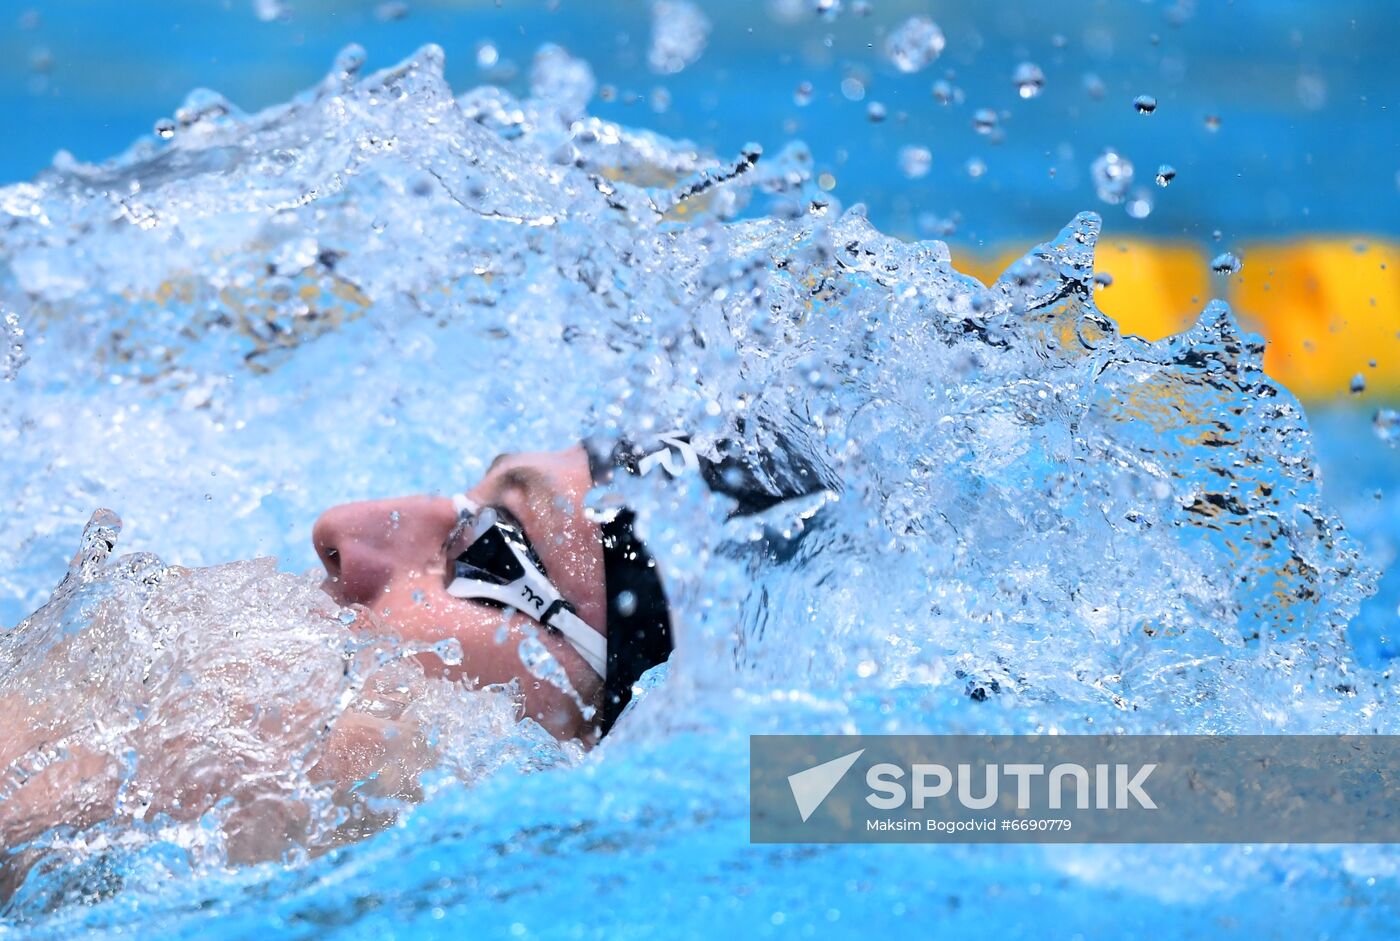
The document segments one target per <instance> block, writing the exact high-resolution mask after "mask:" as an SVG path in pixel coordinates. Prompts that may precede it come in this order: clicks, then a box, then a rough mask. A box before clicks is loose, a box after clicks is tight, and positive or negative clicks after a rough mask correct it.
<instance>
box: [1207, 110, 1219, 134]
mask: <svg viewBox="0 0 1400 941" xmlns="http://www.w3.org/2000/svg"><path fill="white" fill-rule="evenodd" d="M1206 130H1207V131H1210V132H1211V133H1212V134H1214V133H1215V132H1216V131H1218V130H1220V115H1218V114H1208V115H1206Z"/></svg>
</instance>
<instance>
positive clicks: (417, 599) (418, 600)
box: [410, 588, 426, 604]
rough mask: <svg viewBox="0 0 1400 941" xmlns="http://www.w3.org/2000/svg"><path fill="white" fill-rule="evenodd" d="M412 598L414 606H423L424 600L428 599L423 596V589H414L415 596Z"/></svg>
mask: <svg viewBox="0 0 1400 941" xmlns="http://www.w3.org/2000/svg"><path fill="white" fill-rule="evenodd" d="M410 597H412V598H413V603H414V604H422V603H423V599H424V597H426V596H425V595H424V594H423V589H421V588H415V589H413V594H412V595H411V596H410Z"/></svg>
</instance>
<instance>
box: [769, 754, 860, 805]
mask: <svg viewBox="0 0 1400 941" xmlns="http://www.w3.org/2000/svg"><path fill="white" fill-rule="evenodd" d="M863 754H865V749H864V748H862V749H860V750H859V751H853V752H851V753H850V754H849V755H842V756H841V757H840V758H833V759H831V760H830V761H824V762H822V763H821V764H819V765H815V766H813V767H811V768H808V769H807V770H806V771H799V772H797V773H796V774H790V775H788V787H790V788H792V799H793V800H795V801H797V812H798V813H800V814H801V815H802V822H803V823H806V822H807V818H808V817H810V816H812V814H814V813H816V811H817V808H818V807H820V806H821V805H822V801H824V800H826V797H827V795H828V794H830V793H831V792H832V791H833V790H835V788H836V785H838V784H840V783H841V779H842V778H844V777H845V776H846V772H847V771H850V770H851V765H853V764H855V763H856V759H857V758H859V757H860V756H861V755H863Z"/></svg>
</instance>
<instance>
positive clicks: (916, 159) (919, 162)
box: [899, 145, 933, 180]
mask: <svg viewBox="0 0 1400 941" xmlns="http://www.w3.org/2000/svg"><path fill="white" fill-rule="evenodd" d="M932 165H933V154H932V153H930V152H929V149H928V148H927V147H915V146H912V145H911V146H908V147H901V148H900V150H899V169H900V170H901V171H902V172H903V173H904V175H905V177H907V178H908V179H911V180H917V179H919V178H920V177H922V176H927V175H928V171H929V168H930V167H931V166H932Z"/></svg>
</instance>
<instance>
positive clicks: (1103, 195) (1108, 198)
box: [1089, 148, 1133, 206]
mask: <svg viewBox="0 0 1400 941" xmlns="http://www.w3.org/2000/svg"><path fill="white" fill-rule="evenodd" d="M1089 172H1090V175H1091V176H1092V177H1093V180H1094V192H1095V193H1096V194H1097V195H1098V197H1099V199H1101V200H1103V201H1104V202H1106V203H1108V204H1109V205H1110V206H1116V205H1118V204H1119V203H1121V202H1122V201H1123V200H1124V198H1126V196H1127V195H1128V189H1129V187H1131V186H1132V184H1133V164H1132V162H1131V161H1130V160H1128V159H1127V158H1126V157H1123V156H1121V155H1120V154H1119V153H1118V152H1117V151H1115V150H1113V149H1111V148H1110V149H1108V150H1105V151H1104V152H1103V154H1101V155H1100V156H1099V158H1098V159H1097V160H1095V161H1094V163H1093V165H1092V166H1091V167H1090V168H1089Z"/></svg>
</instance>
